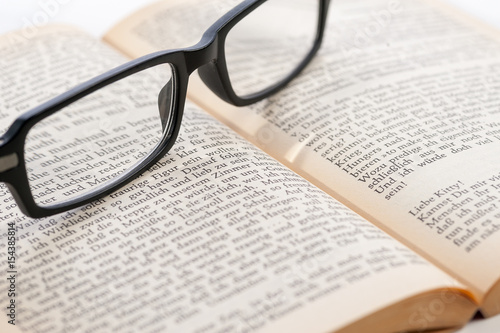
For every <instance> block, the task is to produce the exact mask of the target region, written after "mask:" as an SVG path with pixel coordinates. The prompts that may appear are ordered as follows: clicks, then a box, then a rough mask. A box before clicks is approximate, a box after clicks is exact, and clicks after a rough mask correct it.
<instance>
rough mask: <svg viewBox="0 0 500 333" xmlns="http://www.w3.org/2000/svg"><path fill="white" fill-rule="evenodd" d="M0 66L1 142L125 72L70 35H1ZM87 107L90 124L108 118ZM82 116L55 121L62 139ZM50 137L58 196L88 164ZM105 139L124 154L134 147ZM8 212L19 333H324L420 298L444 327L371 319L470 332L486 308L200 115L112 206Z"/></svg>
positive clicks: (190, 115)
mask: <svg viewBox="0 0 500 333" xmlns="http://www.w3.org/2000/svg"><path fill="white" fill-rule="evenodd" d="M0 59H1V60H0V69H1V70H0V75H1V78H2V80H1V82H2V89H1V91H0V106H1V107H0V108H1V110H2V111H1V114H0V116H1V118H2V123H1V124H2V132H3V131H4V130H5V128H6V127H7V126H8V124H9V123H10V122H11V121H12V120H13V119H14V118H15V117H16V115H19V114H21V113H22V112H24V111H26V110H29V109H30V108H32V107H34V106H35V105H37V104H38V103H41V102H43V101H44V100H46V99H47V98H50V97H53V96H54V94H57V93H60V92H61V91H60V90H64V89H67V88H69V87H71V86H73V85H74V84H76V83H79V82H80V81H81V80H86V79H89V78H90V77H92V76H94V75H96V74H100V73H102V72H103V71H105V70H108V69H110V68H112V67H114V66H116V65H117V64H120V63H122V62H124V61H126V59H125V58H124V57H122V56H121V55H120V54H118V53H117V52H115V51H114V50H112V49H111V48H109V47H108V46H106V45H104V44H102V43H101V42H99V41H97V40H95V39H93V38H91V37H88V36H87V35H86V34H85V33H82V32H80V31H77V30H73V29H70V28H67V27H48V28H46V29H44V30H40V31H39V33H38V35H37V36H36V37H35V36H33V37H32V38H29V39H23V38H21V37H20V36H18V35H17V36H16V35H15V34H9V35H7V36H4V37H3V38H2V39H1V41H0ZM130 88H131V89H122V90H119V91H117V93H118V95H117V96H119V97H120V98H121V100H122V101H126V100H128V99H130V98H131V97H133V96H135V95H130V93H131V92H133V91H134V89H136V88H137V89H139V88H140V87H139V86H134V85H132V86H130ZM132 88H134V89H132ZM93 101H95V100H93ZM87 106H88V107H87V109H86V110H85V112H86V117H87V118H88V117H89V115H88V114H87V112H89V111H90V110H93V111H94V112H96V114H105V112H106V111H107V110H108V108H109V107H110V106H109V105H107V104H105V103H104V104H98V103H97V104H93V105H92V107H90V106H89V105H87ZM138 108H140V105H139V106H138ZM108 111H109V110H108ZM73 116H74V115H71V117H69V119H63V118H64V117H62V116H61V117H59V118H56V120H54V121H58V122H59V124H58V125H57V126H58V127H57V128H58V129H57V130H58V131H59V130H64V129H65V128H66V127H64V126H62V125H66V126H71V125H72V124H73V125H74V124H75V123H76V122H75V119H74V118H73ZM87 118H86V119H87ZM80 120H81V121H83V119H80ZM61 126H62V127H61ZM103 126H107V125H106V124H103ZM139 130H140V131H141V132H143V134H144V133H147V128H145V127H142V126H139V127H137V126H132V125H131V126H130V128H128V129H127V133H129V134H131V133H133V132H134V131H139ZM52 134H53V133H50V132H47V133H45V134H44V136H41V137H40V138H38V140H39V141H38V144H39V146H40V147H39V150H38V151H37V153H38V154H39V155H40V156H41V155H44V156H46V155H48V154H52V153H54V160H57V156H59V157H60V158H61V160H62V162H61V161H59V163H56V164H53V170H52V172H51V173H47V174H41V175H38V176H37V177H42V178H45V179H46V180H47V188H50V186H51V185H50V180H51V177H52V178H55V177H57V175H56V174H58V170H64V172H67V170H68V169H65V168H60V167H61V166H63V165H64V166H66V167H68V168H70V169H71V170H81V168H82V167H85V166H87V163H89V162H81V161H80V159H79V158H78V159H75V160H74V159H63V158H62V156H60V153H59V152H60V150H57V149H54V148H55V147H57V145H58V142H57V141H54V140H52V136H51V135H52ZM103 135H105V136H103V137H100V138H99V140H102V141H106V142H109V143H110V144H112V145H113V147H114V146H115V145H118V144H119V142H120V140H119V139H122V138H123V136H122V135H120V136H116V135H115V136H113V135H112V134H111V131H105V132H103ZM80 142H83V141H80ZM83 146H84V145H83ZM80 148H85V149H86V148H87V147H82V145H80V147H79V145H75V146H74V147H73V149H71V151H73V152H78V151H79V149H80ZM66 153H67V151H65V154H66ZM94 153H95V152H93V151H87V152H86V154H88V155H89V156H90V157H92V156H93V155H92V154H94ZM99 153H101V151H99ZM58 154H59V155H58ZM68 156H69V155H68ZM114 157H115V154H114V153H113V154H109V158H110V159H111V158H114ZM86 158H88V157H86ZM89 160H90V158H89ZM94 168H95V171H96V174H100V173H101V172H100V171H102V170H101V169H102V168H101V166H100V165H97V166H94ZM92 170H93V169H92ZM59 175H60V173H59ZM68 186H71V184H70V185H68ZM0 199H1V202H0V222H1V227H0V228H1V230H0V261H2V262H3V263H4V266H3V267H5V271H7V266H5V265H7V262H8V261H9V262H10V263H9V271H11V272H12V273H10V275H9V276H8V278H9V279H7V278H5V279H1V282H0V290H2V291H3V292H2V293H1V294H0V303H1V304H4V305H5V304H10V303H12V304H14V306H13V311H12V314H13V315H14V318H13V319H11V320H13V323H15V324H16V326H17V327H20V328H21V329H22V331H23V332H83V331H113V332H122V331H141V332H159V331H162V332H165V331H172V332H220V331H230V330H233V331H241V330H255V331H259V332H272V331H276V329H278V328H279V329H280V330H282V331H287V332H303V331H305V330H308V331H310V332H324V331H332V330H339V329H342V328H344V327H349V325H351V324H353V323H356V322H359V320H360V319H361V318H363V317H365V316H368V315H370V314H373V313H376V312H380V311H382V310H383V309H385V308H387V307H389V306H391V305H395V304H396V305H397V304H399V303H400V302H402V301H405V300H408V299H410V300H411V299H412V298H415V299H416V303H412V304H420V305H422V306H424V307H425V308H426V309H428V308H429V306H432V304H434V303H436V299H437V300H438V301H439V302H441V303H443V302H445V301H446V309H443V310H444V311H443V312H442V313H441V316H439V317H433V320H432V321H429V320H427V319H426V318H425V311H424V312H421V311H419V310H418V309H417V308H415V307H412V306H407V307H396V308H395V307H394V306H393V307H392V313H394V314H399V315H400V316H401V318H399V320H397V321H392V322H390V321H386V320H384V321H383V322H381V323H377V321H376V319H374V318H371V323H372V325H373V323H374V322H375V323H376V325H379V327H380V328H379V329H378V330H375V331H381V332H383V331H387V330H403V329H407V328H411V329H423V328H428V327H448V326H458V325H461V324H463V323H464V322H465V321H466V320H467V318H469V317H470V315H471V314H472V312H473V311H474V309H475V305H474V304H473V303H472V302H471V301H470V298H468V296H467V291H466V290H465V289H464V287H463V286H462V285H461V284H460V283H458V282H457V281H455V280H454V279H452V278H450V277H449V276H448V275H446V274H444V273H442V272H441V271H439V270H438V269H436V268H435V267H434V266H432V265H431V264H429V263H428V262H426V261H425V260H423V259H422V258H420V257H419V256H417V255H415V254H414V253H412V252H411V251H410V250H408V249H407V248H405V247H404V246H403V245H401V244H399V243H398V242H396V241H395V240H393V239H391V238H389V237H388V236H387V235H386V234H384V233H383V232H382V231H380V230H379V229H377V228H376V227H374V226H372V225H371V224H370V223H368V222H367V221H365V220H364V219H362V218H360V217H359V216H358V215H356V214H354V213H352V212H351V211H349V210H348V209H347V208H345V207H344V206H342V205H341V204H339V203H338V202H336V201H334V200H333V199H331V198H330V197H329V196H327V195H326V194H324V193H323V192H322V191H320V190H318V189H317V188H315V187H314V186H312V185H310V184H309V183H308V182H306V181H305V180H304V179H302V178H300V177H298V176H297V175H295V174H294V173H293V172H291V171H290V170H288V169H287V168H285V167H284V166H282V165H280V164H279V163H277V162H276V161H274V160H273V159H272V158H270V157H269V156H268V155H266V154H264V153H263V152H261V151H260V150H258V149H257V148H255V147H254V146H252V145H251V144H249V143H248V142H246V141H244V140H243V139H242V138H240V137H238V136H237V135H236V134H235V133H234V132H232V130H230V129H229V128H227V127H225V126H224V125H222V124H221V123H219V122H218V121H217V120H215V119H214V118H212V117H211V116H209V115H207V114H206V113H204V112H202V111H201V110H200V109H198V108H196V107H195V106H193V105H191V104H188V106H187V107H186V111H185V116H184V122H183V130H182V132H181V134H180V137H179V139H178V140H177V143H176V145H175V146H174V148H173V150H172V151H171V152H170V153H169V154H168V155H167V156H165V157H164V158H163V159H162V160H160V162H158V163H157V165H155V166H154V167H152V168H151V169H150V170H149V171H147V172H145V173H144V175H143V176H142V177H140V178H138V179H137V180H136V181H134V182H132V183H131V184H130V185H128V186H126V187H124V188H123V189H120V190H118V191H117V192H116V193H114V194H111V195H109V196H107V197H104V198H102V199H99V200H96V201H95V202H93V203H91V204H88V205H85V206H83V207H81V208H78V209H74V210H72V211H68V212H66V213H63V214H59V215H56V216H51V217H48V218H42V219H30V218H27V217H26V216H24V215H23V214H21V213H20V211H19V210H18V208H17V207H16V205H15V203H14V201H13V198H12V197H11V195H10V193H9V191H8V190H7V189H6V187H5V186H4V185H1V187H0ZM14 241H15V244H12V242H14ZM8 242H11V244H10V245H9V246H10V247H15V251H14V253H12V256H13V257H14V258H15V259H14V260H11V259H10V258H9V257H11V254H10V253H9V252H12V251H11V250H9V248H8V244H9V243H8ZM374 286H376V287H374ZM7 290H11V291H10V292H7ZM433 292H435V293H433ZM426 295H427V298H426ZM419 301H420V303H419ZM422 301H425V303H424V304H422ZM441 303H440V304H441ZM405 304H406V303H405ZM443 304H445V303H443ZM9 311H10V310H9ZM455 311H457V313H458V314H459V315H458V316H455ZM332 314H335V315H332ZM383 318H386V317H382V319H383ZM3 320H7V318H4V319H3ZM384 325H385V326H384Z"/></svg>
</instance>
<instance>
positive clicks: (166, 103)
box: [158, 79, 172, 131]
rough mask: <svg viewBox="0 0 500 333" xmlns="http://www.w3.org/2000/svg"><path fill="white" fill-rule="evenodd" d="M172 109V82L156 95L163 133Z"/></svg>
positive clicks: (169, 81)
mask: <svg viewBox="0 0 500 333" xmlns="http://www.w3.org/2000/svg"><path fill="white" fill-rule="evenodd" d="M171 109H172V80H171V79H170V80H168V82H167V84H166V85H165V86H164V87H163V88H162V89H161V90H160V93H159V94H158V110H159V111H160V118H161V126H162V129H163V131H165V128H166V127H167V125H168V122H169V120H170V110H171Z"/></svg>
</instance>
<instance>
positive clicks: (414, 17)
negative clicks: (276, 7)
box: [191, 1, 500, 314]
mask: <svg viewBox="0 0 500 333" xmlns="http://www.w3.org/2000/svg"><path fill="white" fill-rule="evenodd" d="M499 36H500V34H499V33H497V32H495V31H493V30H489V28H486V27H482V26H480V25H479V24H477V23H476V22H473V21H472V20H470V19H468V18H465V17H463V16H462V14H461V13H458V12H456V11H455V10H454V9H450V8H447V7H444V6H443V5H437V4H435V3H430V2H423V1H405V2H399V1H370V2H369V4H368V3H367V1H335V2H334V3H333V5H332V8H331V12H330V17H329V22H328V27H327V32H326V38H325V40H324V43H323V46H322V49H321V50H320V52H319V55H318V56H317V57H316V58H315V59H314V61H313V62H312V64H311V65H310V66H309V67H308V68H307V69H306V70H305V71H304V73H303V74H302V75H301V76H300V77H299V78H298V79H297V81H296V82H294V84H293V85H291V86H290V87H289V88H287V89H285V90H284V91H283V92H281V93H279V94H278V95H277V96H275V97H273V98H271V99H267V100H265V101H264V102H261V103H259V104H257V105H253V106H250V107H248V108H235V107H231V106H228V105H221V103H220V102H219V103H218V102H217V98H216V97H215V96H213V95H211V94H210V92H208V91H207V89H206V88H205V87H204V86H203V84H202V83H201V80H199V79H195V80H194V82H193V83H194V84H193V88H194V89H193V90H192V93H191V97H192V99H194V100H195V101H197V102H198V103H200V104H201V105H203V106H204V107H205V108H207V109H210V110H211V112H213V113H214V114H215V115H216V116H217V117H218V118H219V119H221V120H223V121H224V122H225V123H227V124H229V125H230V126H231V127H233V128H235V129H236V130H237V131H238V132H239V133H242V134H243V135H244V136H245V137H247V138H248V139H249V140H251V141H252V142H253V143H255V144H256V145H258V146H260V147H262V148H263V149H264V150H266V151H267V152H269V153H270V154H271V155H273V156H275V157H276V158H278V159H279V160H281V161H282V162H283V163H285V164H287V165H288V166H290V167H292V168H293V169H294V170H295V171H296V172H298V173H300V174H302V175H304V176H305V177H306V178H308V179H309V180H311V181H312V182H313V183H315V184H316V185H318V186H319V187H321V188H323V189H325V190H327V191H328V192H329V193H331V194H332V195H333V196H335V197H337V198H340V199H341V200H342V201H343V202H345V203H347V204H348V205H350V206H351V207H352V208H354V209H355V210H356V211H358V212H360V213H361V214H362V215H364V216H366V217H367V218H369V219H370V220H371V221H373V222H375V223H377V224H379V225H381V226H383V228H385V229H386V230H388V231H389V232H390V233H391V234H393V235H396V236H397V237H399V238H400V239H401V240H403V241H404V242H405V243H406V244H411V245H412V246H413V247H414V248H416V249H418V251H419V252H420V253H423V254H424V255H425V256H427V257H428V258H429V259H431V260H432V261H434V262H435V263H437V264H438V265H439V266H440V267H442V268H444V269H445V270H447V271H448V272H451V273H452V274H454V275H455V276H457V277H459V278H460V279H462V280H463V281H464V282H466V283H467V284H469V285H471V286H473V287H474V288H475V289H476V290H477V293H478V297H480V298H482V297H486V295H487V294H488V292H490V291H491V288H492V287H493V286H494V285H495V283H496V281H497V280H498V278H499V276H500V266H498V265H496V263H497V262H498V253H499V250H500V233H499V232H498V231H499V230H500V223H499V217H500V205H499V197H500V170H499V165H500V154H499V148H500V146H499V144H500V118H499V114H500V80H499V77H500V75H499V74H500V61H499V59H500V42H499V38H498V37H499ZM262 70H265V68H263V69H262ZM214 105H217V107H213V106H214ZM484 308H485V312H486V313H487V314H488V313H489V314H493V313H497V312H498V311H499V310H500V309H499V307H498V305H496V301H495V300H494V298H492V297H490V298H488V299H485V303H484Z"/></svg>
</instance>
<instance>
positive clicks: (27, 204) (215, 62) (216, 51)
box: [0, 0, 330, 218]
mask: <svg viewBox="0 0 500 333" xmlns="http://www.w3.org/2000/svg"><path fill="white" fill-rule="evenodd" d="M311 1H312V0H311ZM316 1H318V3H319V13H318V27H317V33H316V38H315V40H314V43H313V46H312V48H311V50H310V52H309V53H308V54H307V55H306V57H305V58H304V59H303V61H302V62H301V63H299V65H298V66H297V67H296V68H295V70H293V71H292V72H291V73H290V74H289V75H288V76H286V77H285V78H284V79H282V80H281V81H280V82H278V83H277V84H275V85H273V86H271V87H269V88H267V89H264V90H262V91H260V92H258V93H255V94H252V95H247V96H238V95H237V94H236V93H235V91H234V90H233V88H232V86H231V81H230V79H229V74H228V70H227V66H226V58H225V40H226V37H227V35H228V33H229V31H230V30H231V28H232V27H234V26H235V25H236V24H237V23H238V22H239V21H240V20H242V19H243V18H244V17H245V16H247V15H248V14H249V13H251V12H252V11H253V10H254V9H256V8H257V7H259V6H260V5H261V4H263V3H264V2H266V0H246V1H243V2H242V3H240V4H239V5H237V6H236V7H235V8H233V9H232V10H230V11H229V12H228V13H226V14H225V15H224V16H222V17H221V18H220V19H219V20H217V21H216V22H215V23H214V24H213V25H212V26H211V27H210V28H208V30H207V31H206V32H205V33H204V34H203V36H202V38H201V40H200V41H199V42H198V43H197V44H196V45H194V46H191V47H188V48H185V49H175V50H165V51H159V52H155V53H152V54H149V55H146V56H143V57H141V58H138V59H136V60H132V61H130V62H128V63H126V64H123V65H121V66H119V67H117V68H115V69H112V70H110V71H108V72H106V73H104V74H102V75H100V76H97V77H95V78H93V79H91V80H89V81H87V82H85V83H83V84H81V85H79V86H77V87H75V88H73V89H71V90H69V91H68V92H66V93H63V94H61V95H59V96H57V97H55V98H53V99H51V100H50V101H48V102H46V103H44V104H42V105H40V106H38V107H36V108H34V109H32V110H30V111H28V112H26V113H24V114H22V115H21V116H19V117H18V118H17V119H16V120H15V121H14V122H13V123H12V125H11V126H10V127H9V129H8V130H7V132H6V133H5V134H4V135H3V136H2V137H0V182H3V183H6V185H7V187H8V189H9V191H10V192H11V194H12V196H13V197H14V199H15V201H16V203H17V205H18V206H19V208H20V210H21V211H22V212H23V213H24V214H25V215H27V216H30V217H34V218H41V217H46V216H50V215H54V214H58V213H62V212H65V211H68V210H71V209H73V208H76V207H79V206H82V205H85V204H88V203H90V202H92V201H94V200H97V199H98V198H101V197H103V196H106V195H108V194H110V193H112V192H114V191H116V190H117V189H118V188H120V187H122V186H124V185H125V184H127V183H129V182H130V181H132V180H133V179H135V178H136V177H137V176H138V175H140V174H142V173H143V172H145V171H146V170H147V169H148V168H150V167H151V166H152V165H154V164H155V163H156V162H157V161H158V160H159V159H160V158H162V157H163V156H164V155H165V154H166V153H167V152H168V151H169V150H170V148H171V147H172V146H173V144H174V143H175V140H176V138H177V135H178V133H179V129H180V126H181V121H182V115H183V111H184V104H185V100H186V94H187V87H188V81H189V76H190V74H191V73H192V72H194V71H195V70H196V69H198V73H199V75H200V77H201V79H202V80H203V82H204V83H205V84H206V85H207V86H208V88H210V90H212V91H213V92H214V93H215V94H216V95H217V96H219V97H220V98H221V99H223V100H224V101H226V102H228V103H231V104H233V105H235V106H245V105H249V104H252V103H255V102H258V101H260V100H262V99H264V98H266V97H268V96H270V95H272V94H274V93H276V92H277V91H278V90H280V89H282V88H283V87H284V86H285V85H286V84H288V83H289V82H290V81H291V80H292V79H293V78H294V77H296V76H297V75H298V74H299V73H300V72H301V71H302V70H303V69H304V68H305V67H306V65H307V64H308V63H309V62H310V61H311V59H312V58H313V57H314V55H315V54H316V53H317V51H318V49H319V48H320V45H321V42H322V40H323V36H324V30H325V29H324V28H325V25H326V18H327V13H328V8H329V5H330V0H316ZM161 64H170V65H171V66H172V73H173V77H172V84H173V88H174V89H173V92H174V94H173V96H172V101H171V105H172V106H171V110H172V111H173V112H171V113H170V117H171V119H170V122H169V124H170V126H169V127H168V128H166V129H165V130H164V132H163V137H162V140H161V141H160V143H159V144H158V145H157V146H156V148H155V149H154V150H153V151H152V152H151V153H150V154H149V155H148V156H147V157H146V158H144V159H143V160H141V161H140V163H138V164H137V165H135V168H134V169H131V170H127V172H125V173H124V174H122V175H120V176H118V177H117V178H116V179H115V180H111V181H109V182H107V183H106V184H105V185H103V186H101V187H98V188H96V189H95V190H93V191H90V192H89V193H88V194H84V195H81V196H79V197H76V198H73V199H71V200H68V201H64V202H62V203H59V204H54V205H51V206H39V205H38V204H37V203H36V202H35V199H34V198H33V195H32V192H31V190H30V186H29V180H28V174H27V171H26V165H25V159H24V146H25V141H26V136H27V135H28V132H29V130H30V129H31V128H32V127H33V126H34V125H35V124H36V123H37V122H39V121H41V120H42V119H44V118H46V117H48V116H50V115H52V114H54V113H55V112H57V111H59V110H61V109H62V108H64V107H66V106H68V105H70V104H72V103H74V102H76V101H77V100H79V99H81V98H83V97H85V96H87V95H89V94H91V93H93V92H95V91H97V90H99V89H101V88H103V87H105V86H107V85H109V84H112V83H114V82H116V81H118V80H121V79H123V78H125V77H128V76H130V75H132V74H135V73H137V72H140V71H142V70H145V69H148V68H151V67H154V66H157V65H161Z"/></svg>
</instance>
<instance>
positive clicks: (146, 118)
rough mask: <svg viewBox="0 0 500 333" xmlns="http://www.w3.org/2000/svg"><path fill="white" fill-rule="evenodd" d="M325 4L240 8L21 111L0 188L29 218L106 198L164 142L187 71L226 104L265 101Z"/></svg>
mask: <svg viewBox="0 0 500 333" xmlns="http://www.w3.org/2000/svg"><path fill="white" fill-rule="evenodd" d="M329 3H330V1H329V0H268V1H266V0H246V1H243V2H242V3H240V4H239V5H238V6H236V7H235V8H233V9H232V10H231V11H229V12H228V13H227V14H225V15H224V16H223V17H222V18H220V19H219V20H218V21H217V22H215V23H214V24H213V25H212V26H211V27H210V28H209V29H208V30H207V31H206V32H205V33H204V34H203V36H202V38H201V40H200V42H198V43H197V44H196V45H194V46H192V47H189V48H185V49H179V50H167V51H160V52H157V53H153V54H149V55H147V56H144V57H141V58H139V59H136V60H133V61H131V62H128V63H126V64H124V65H122V66H120V67H117V68H115V69H113V70H111V71H109V72H107V73H104V74H102V75H100V76H98V77H96V78H94V79H92V80H90V81H87V82H85V83H83V84H81V85H79V86H77V87H75V88H73V89H71V90H69V91H68V92H66V93H64V94H62V95H60V96H58V97H56V98H54V99H52V100H50V101H48V102H46V103H44V104H42V105H40V106H38V107H36V108H34V109H32V110H31V111H28V112H26V113H24V114H23V115H21V116H20V117H18V118H17V119H16V120H15V121H14V123H13V124H12V125H11V126H10V127H9V129H8V130H7V131H6V132H5V134H4V135H3V136H2V137H0V182H4V183H6V184H7V187H8V189H9V190H10V192H11V193H12V195H13V197H14V198H15V200H16V203H17V204H18V206H19V208H20V209H21V211H22V212H23V213H24V214H26V215H28V216H31V217H45V216H50V215H53V214H57V213H61V212H64V211H67V210H70V209H73V208H76V207H78V206H81V205H85V204H87V203H89V202H92V201H94V200H96V199H98V198H101V197H103V196H105V195H108V194H110V193H111V192H114V191H116V190H117V189H118V188H120V187H122V186H124V185H125V184H127V183H129V182H130V181H132V180H133V179H134V178H136V177H137V176H138V175H140V174H141V173H143V172H144V171H146V170H147V169H148V168H150V167H151V166H153V165H154V164H155V163H157V162H158V161H159V159H160V158H161V157H163V156H164V155H165V154H166V153H167V152H168V151H169V150H170V148H171V147H172V145H173V144H174V142H175V140H176V138H177V135H178V133H179V129H180V126H181V120H182V114H183V108H184V104H185V99H186V93H187V86H188V80H189V76H190V74H191V73H192V72H194V71H195V70H196V69H198V73H199V75H200V77H201V79H202V80H203V82H204V83H205V84H206V85H207V86H208V87H209V88H210V89H211V90H212V91H213V92H214V93H215V94H216V95H218V96H219V97H220V98H221V99H222V100H224V101H226V102H228V103H231V104H233V105H236V106H245V105H249V104H252V103H255V102H258V101H260V100H262V99H264V98H266V97H268V96H270V95H271V94H273V93H275V92H277V91H278V90H280V89H281V88H283V87H284V86H285V85H286V84H287V83H289V82H290V81H291V80H292V79H293V78H294V77H296V76H297V75H298V74H299V72H300V71H301V70H302V69H304V67H305V66H306V65H307V64H308V63H309V62H310V61H311V59H312V57H313V56H314V55H315V53H316V52H317V51H318V49H319V47H320V44H321V40H322V38H323V31H324V27H325V21H326V16H327V11H328V7H329ZM276 5H281V6H279V7H278V6H276ZM276 8H280V12H279V15H278V17H277V16H276ZM290 11H296V12H299V13H300V15H299V16H298V17H299V19H300V21H295V19H296V18H297V16H294V21H292V20H291V18H289V17H287V15H288V14H289V12H290ZM308 15H309V16H310V17H309V18H307V16H308ZM284 59H286V61H284ZM155 87H156V88H155ZM103 110H104V111H103Z"/></svg>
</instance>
